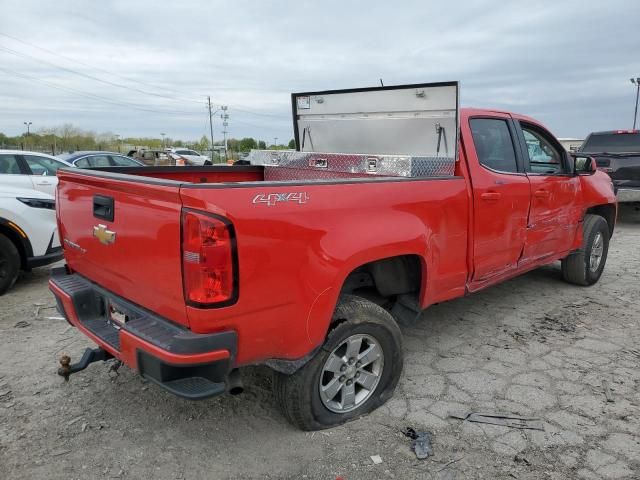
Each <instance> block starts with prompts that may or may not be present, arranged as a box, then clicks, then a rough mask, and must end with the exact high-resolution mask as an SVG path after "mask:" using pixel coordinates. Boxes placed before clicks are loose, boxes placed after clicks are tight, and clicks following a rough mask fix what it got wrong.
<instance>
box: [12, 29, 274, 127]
mask: <svg viewBox="0 0 640 480" xmlns="http://www.w3.org/2000/svg"><path fill="white" fill-rule="evenodd" d="M0 36H3V37H6V38H9V39H11V40H14V41H16V42H19V43H22V44H23V45H27V46H29V47H32V48H35V49H38V50H41V51H43V52H45V53H47V54H49V55H53V56H56V57H59V58H62V59H64V60H67V61H68V62H72V63H77V64H79V65H83V66H85V67H88V68H91V69H94V70H97V71H101V72H103V73H107V74H109V75H113V76H114V77H118V78H120V79H123V80H125V81H128V82H133V83H139V84H141V85H145V86H147V87H151V88H155V89H158V90H165V91H167V92H172V93H174V94H177V95H179V96H168V95H163V94H160V93H155V92H149V91H146V90H142V89H139V88H136V87H131V86H128V85H123V84H121V83H116V82H111V81H109V80H105V79H102V78H99V77H95V76H93V75H89V74H86V73H83V72H79V71H77V70H73V69H71V68H67V67H63V66H61V65H57V64H55V63H52V62H49V61H46V60H42V59H40V58H38V57H34V56H32V55H29V54H26V53H24V52H19V51H17V50H13V49H10V48H8V47H2V46H0V49H2V50H4V51H6V52H7V53H10V54H12V55H16V56H19V57H22V58H29V59H31V60H35V61H38V62H44V63H46V64H48V65H51V66H53V67H54V68H59V69H62V70H65V71H67V72H70V73H73V74H75V75H80V76H82V77H85V78H88V79H91V80H94V81H98V82H101V83H105V84H107V85H111V86H114V87H118V88H124V89H128V90H132V91H135V92H138V93H142V94H145V95H151V96H155V97H159V98H166V99H168V100H177V101H188V102H193V103H198V104H202V101H200V100H195V99H193V98H189V97H184V96H183V94H182V93H180V92H178V91H177V90H172V89H168V88H165V87H160V86H157V85H152V84H150V83H146V82H142V81H140V80H135V79H131V78H128V77H125V76H123V75H120V74H118V73H115V72H112V71H109V70H106V69H104V68H101V67H96V66H95V65H90V64H88V63H85V62H82V61H80V60H76V59H73V58H70V57H67V56H65V55H61V54H59V53H57V52H54V51H52V50H49V49H47V48H43V47H40V46H38V45H35V44H33V43H30V42H25V41H24V40H21V39H19V38H17V37H14V36H12V35H8V34H6V33H2V32H0ZM231 106H232V107H233V109H234V110H236V111H238V112H242V113H247V114H249V115H256V116H260V117H274V118H282V115H279V114H273V113H266V112H256V111H253V110H247V109H244V108H238V107H235V106H233V105H231Z"/></svg>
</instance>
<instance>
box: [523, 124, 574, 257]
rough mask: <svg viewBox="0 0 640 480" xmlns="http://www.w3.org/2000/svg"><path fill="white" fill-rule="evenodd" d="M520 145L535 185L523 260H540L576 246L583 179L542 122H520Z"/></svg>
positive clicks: (532, 191)
mask: <svg viewBox="0 0 640 480" xmlns="http://www.w3.org/2000/svg"><path fill="white" fill-rule="evenodd" d="M516 126H517V132H518V137H519V140H520V148H521V150H522V152H523V157H524V161H525V170H526V172H527V176H528V177H529V182H530V184H531V212H530V213H529V222H528V225H527V239H526V242H525V248H524V251H523V255H522V260H521V263H522V264H525V263H536V262H540V261H543V260H544V259H545V258H548V257H553V256H554V255H557V254H559V253H563V252H567V251H568V250H569V249H570V248H571V246H572V245H573V240H574V237H575V233H576V231H577V226H578V222H579V220H580V217H581V212H580V209H579V205H580V204H581V202H579V201H578V198H577V197H578V195H579V193H580V179H579V178H578V177H576V176H574V175H573V173H572V172H571V168H570V165H569V162H568V161H567V160H568V159H567V155H566V152H565V150H564V148H563V147H562V145H560V143H559V142H558V141H557V140H556V139H555V137H554V136H553V135H552V134H551V133H549V132H548V131H547V130H545V129H544V128H542V127H541V126H539V125H536V124H533V123H527V122H525V121H517V122H516Z"/></svg>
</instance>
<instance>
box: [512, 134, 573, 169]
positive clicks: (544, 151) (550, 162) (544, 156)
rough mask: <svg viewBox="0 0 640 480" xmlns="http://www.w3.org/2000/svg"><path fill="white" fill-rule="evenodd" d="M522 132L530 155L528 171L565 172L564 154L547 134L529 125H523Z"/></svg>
mask: <svg viewBox="0 0 640 480" xmlns="http://www.w3.org/2000/svg"><path fill="white" fill-rule="evenodd" d="M522 134H523V135H524V141H525V144H526V147H527V155H528V156H529V167H528V168H527V171H528V172H531V173H541V174H551V175H552V174H557V173H565V170H564V167H563V165H562V154H561V153H560V151H559V150H558V149H557V148H556V147H555V146H554V145H553V144H552V142H551V141H550V140H548V139H547V138H545V136H544V135H543V134H542V133H540V132H538V131H536V130H534V129H532V128H530V127H527V126H524V125H523V126H522Z"/></svg>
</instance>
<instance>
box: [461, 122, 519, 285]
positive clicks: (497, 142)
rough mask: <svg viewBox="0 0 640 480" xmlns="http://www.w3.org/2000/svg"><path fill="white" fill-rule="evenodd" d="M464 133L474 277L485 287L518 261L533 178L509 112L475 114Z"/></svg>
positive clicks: (509, 269)
mask: <svg viewBox="0 0 640 480" xmlns="http://www.w3.org/2000/svg"><path fill="white" fill-rule="evenodd" d="M462 132H463V142H464V145H465V153H466V154H467V161H468V164H469V169H470V174H471V175H470V177H471V182H472V187H473V209H474V226H473V234H474V235H473V239H474V245H473V270H474V273H473V282H476V283H477V284H480V285H479V286H482V284H483V283H491V281H492V279H495V278H499V277H500V276H501V275H502V274H506V273H508V272H509V271H511V270H514V269H515V268H517V266H518V260H519V259H520V255H521V254H522V249H523V248H524V242H525V231H526V226H527V216H528V213H529V199H530V191H529V179H528V178H527V176H526V174H525V173H524V166H523V164H522V159H521V152H520V149H519V148H518V147H517V145H518V137H517V134H516V132H515V126H514V124H513V121H512V119H511V117H510V116H509V115H507V114H500V113H496V114H495V116H491V117H475V118H473V117H472V118H470V119H469V129H468V130H466V129H465V128H463V129H462ZM466 132H470V137H471V139H469V138H468V136H469V133H466ZM465 133H466V135H467V137H466V138H465ZM470 145H473V146H474V147H475V148H468V146H470Z"/></svg>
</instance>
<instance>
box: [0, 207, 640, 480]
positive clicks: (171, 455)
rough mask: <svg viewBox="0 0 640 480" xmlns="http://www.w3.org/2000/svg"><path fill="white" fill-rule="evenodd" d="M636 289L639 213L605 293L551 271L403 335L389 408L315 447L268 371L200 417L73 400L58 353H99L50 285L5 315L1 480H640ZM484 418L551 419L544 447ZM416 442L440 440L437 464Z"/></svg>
mask: <svg viewBox="0 0 640 480" xmlns="http://www.w3.org/2000/svg"><path fill="white" fill-rule="evenodd" d="M639 286H640V215H639V214H638V212H633V211H632V210H630V209H627V210H625V211H623V215H622V219H621V221H620V223H619V226H618V229H617V232H616V234H615V236H614V238H613V241H612V245H611V250H610V254H609V262H608V265H607V267H606V269H605V273H604V276H603V278H602V280H601V281H600V283H599V284H598V285H596V286H594V287H592V288H578V287H574V286H570V285H567V284H565V283H563V281H562V280H561V278H560V272H559V266H558V265H554V266H550V267H547V268H543V269H540V270H538V271H535V272H532V273H530V274H528V275H525V276H523V277H521V278H517V279H515V280H512V281H510V282H507V283H505V284H502V285H500V286H497V287H494V288H491V289H489V290H487V291H485V292H482V293H479V294H476V295H473V296H471V297H468V298H464V299H460V300H456V301H453V302H449V303H446V304H442V305H438V306H435V307H433V308H430V309H429V310H428V311H427V312H426V313H425V315H424V319H423V321H421V322H420V323H418V324H416V325H415V326H414V327H412V328H404V329H403V330H404V339H405V344H404V345H405V347H404V348H405V356H406V364H405V369H404V375H403V378H402V380H401V382H400V385H399V388H398V390H397V391H396V395H395V397H394V398H393V399H392V400H391V401H390V402H389V403H387V405H386V406H384V407H383V408H381V409H379V410H378V411H376V412H375V413H373V414H372V415H369V416H368V417H366V418H362V419H360V420H358V421H355V422H352V423H350V424H348V425H346V426H342V427H339V428H335V429H332V430H328V431H323V432H316V433H304V432H300V431H297V430H295V429H294V428H292V427H291V426H289V425H288V424H287V423H286V422H285V420H284V418H283V417H282V415H281V414H280V412H279V410H278V406H277V405H276V404H275V402H274V400H273V398H272V395H271V391H270V388H271V386H270V376H269V371H268V370H267V369H264V368H255V369H250V370H248V371H246V375H245V384H246V390H245V393H244V394H243V395H240V396H238V397H231V396H223V397H218V398H214V399H211V400H207V401H203V402H199V403H190V402H187V401H184V400H181V399H178V398H176V397H174V396H172V395H169V394H167V393H165V392H163V391H161V390H159V389H158V388H157V387H155V386H154V385H151V384H147V383H145V382H144V381H143V380H142V379H141V378H140V377H138V376H137V375H136V374H135V373H134V372H132V371H130V370H128V369H126V368H123V369H121V370H120V373H119V375H117V376H116V375H114V374H113V373H110V372H109V371H108V364H94V365H92V366H90V367H89V368H88V369H87V370H85V371H84V372H81V373H78V374H76V375H74V376H73V377H72V378H71V381H70V382H69V383H68V384H65V383H64V381H62V379H61V378H60V377H58V376H57V375H55V370H56V362H57V359H58V357H59V355H60V354H61V353H62V352H67V353H69V354H71V356H72V358H74V359H76V360H77V359H78V358H79V355H80V354H81V352H82V351H83V350H84V348H86V347H87V346H92V345H91V344H90V342H89V341H88V340H87V339H86V338H85V337H84V336H82V335H81V334H79V333H78V332H77V331H76V330H75V329H73V328H71V327H69V326H68V325H67V323H66V322H65V321H64V320H51V319H46V317H47V316H54V315H57V314H56V313H55V311H54V310H52V309H43V308H40V312H39V313H38V315H36V310H37V309H38V305H39V304H42V305H45V306H51V305H53V299H52V297H51V295H50V294H49V292H48V290H47V270H46V269H40V270H38V271H35V272H33V273H32V274H29V275H27V276H24V277H23V278H22V279H21V280H20V281H19V283H18V284H17V285H16V287H15V288H14V289H13V290H12V291H11V292H10V293H9V294H7V295H5V296H4V297H2V298H1V299H0V478H2V479H17V478H21V479H22V478H25V479H26V478H28V479H32V478H47V479H57V478H61V479H74V478H79V479H80V478H81V479H85V478H154V479H182V478H184V479H200V478H212V479H213V478H215V479H218V478H234V479H237V478H296V479H299V478H308V479H316V478H317V479H331V480H334V479H335V478H336V477H338V476H341V477H343V478H344V479H345V480H352V479H365V478H366V479H369V478H398V479H407V478H425V479H432V478H433V479H447V480H450V479H456V478H458V479H462V478H465V479H466V478H485V479H511V478H518V479H546V478H549V479H567V478H586V479H591V478H593V479H596V478H598V479H599V478H640V368H639V367H640V300H639V299H638V295H639V293H640V287H639ZM603 382H605V383H606V384H607V385H608V387H609V390H610V395H611V400H613V401H612V402H609V401H607V396H606V394H605V388H604V387H603ZM472 411H475V412H478V411H480V412H489V413H491V412H502V413H510V414H520V415H531V416H535V417H540V418H541V419H542V421H543V425H544V431H536V430H521V429H517V428H510V427H505V426H495V425H486V424H480V423H470V422H465V421H461V420H458V419H454V418H450V417H449V414H450V413H467V412H472ZM407 426H411V427H413V428H415V429H416V430H428V431H430V432H432V434H433V448H434V455H433V456H432V457H430V458H429V459H428V460H424V461H420V460H417V459H416V458H415V456H414V454H413V453H412V452H411V450H410V447H409V439H407V438H406V437H404V436H403V435H402V434H401V433H400V430H402V429H403V428H405V427H407ZM372 455H380V457H381V458H382V463H380V464H377V465H374V463H373V462H372V460H371V458H370V457H371V456H372Z"/></svg>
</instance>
